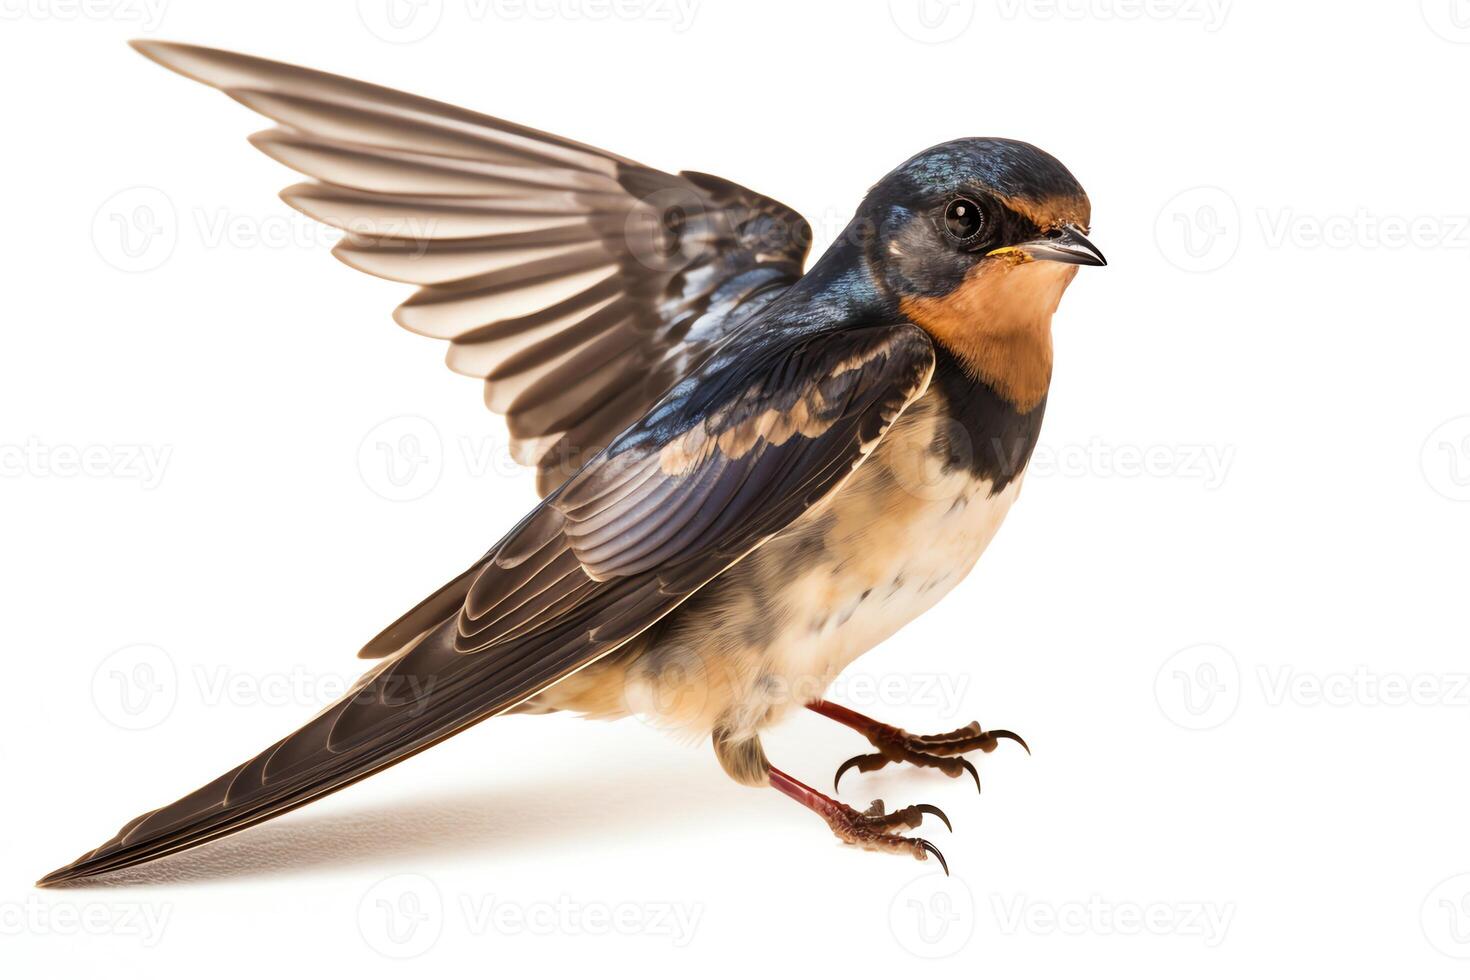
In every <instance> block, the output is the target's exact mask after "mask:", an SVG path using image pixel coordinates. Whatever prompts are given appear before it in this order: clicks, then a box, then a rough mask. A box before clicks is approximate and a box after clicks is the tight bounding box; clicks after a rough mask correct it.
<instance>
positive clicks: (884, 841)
mask: <svg viewBox="0 0 1470 980" xmlns="http://www.w3.org/2000/svg"><path fill="white" fill-rule="evenodd" d="M770 779H771V785H772V786H773V787H775V788H776V789H778V790H780V791H781V792H783V793H785V794H786V795H787V796H789V797H791V798H792V799H793V800H795V801H796V802H798V803H800V804H801V805H802V806H804V807H806V808H807V809H808V810H811V811H812V812H813V813H815V814H817V815H818V816H819V817H821V818H822V819H823V820H825V821H827V826H829V827H831V828H832V833H834V834H836V835H837V837H838V839H840V840H842V841H843V842H845V843H848V844H855V845H856V846H858V847H861V848H862V849H863V850H865V851H888V852H890V853H893V854H908V855H911V856H913V857H915V858H918V859H919V860H920V861H926V860H928V858H929V855H930V854H932V855H934V857H935V858H937V859H938V861H939V866H940V867H941V868H943V869H944V873H945V874H949V864H948V863H947V862H946V861H945V860H944V855H943V854H940V853H939V848H937V847H935V846H934V845H933V844H931V843H929V842H928V841H926V840H924V839H923V838H922V837H904V836H902V835H901V834H895V833H890V831H892V830H893V829H894V828H896V827H907V828H909V829H910V830H912V829H913V828H915V827H917V826H919V824H921V823H923V821H924V814H926V813H928V814H932V815H933V816H936V817H938V818H939V819H940V820H942V821H944V826H946V827H949V829H950V830H953V829H954V828H953V827H950V823H949V818H948V817H946V816H945V815H944V811H943V810H941V809H939V807H937V806H930V805H929V804H928V803H918V804H915V805H914V806H906V807H904V808H903V809H901V810H894V811H893V812H892V813H889V812H887V811H886V810H884V809H883V801H882V800H874V801H873V805H872V806H870V807H868V809H866V810H864V811H863V812H861V813H859V812H858V811H857V810H854V809H853V808H852V807H850V806H847V805H846V804H843V803H838V802H837V801H836V800H834V799H832V798H831V797H829V796H824V795H822V794H821V793H818V792H817V791H816V790H814V789H812V788H811V787H810V786H808V785H806V784H805V783H803V782H801V781H800V780H797V779H795V778H794V777H792V776H790V775H788V774H786V773H784V772H782V771H781V770H779V769H777V768H775V767H774V766H773V767H771V770H770Z"/></svg>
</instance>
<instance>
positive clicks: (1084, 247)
mask: <svg viewBox="0 0 1470 980" xmlns="http://www.w3.org/2000/svg"><path fill="white" fill-rule="evenodd" d="M1000 252H1020V253H1021V254H1023V255H1025V256H1026V257H1027V258H1031V259H1036V260H1044V261H1049V262H1065V263H1067V264H1068V265H1107V264H1108V260H1107V259H1105V258H1104V257H1103V254H1102V252H1100V251H1098V248H1097V246H1096V245H1094V244H1092V242H1090V241H1088V240H1087V236H1086V235H1084V234H1082V232H1080V231H1078V230H1077V229H1076V228H1073V227H1072V226H1071V225H1066V226H1064V227H1061V228H1058V229H1056V230H1054V231H1049V232H1047V233H1046V234H1045V235H1044V236H1042V237H1041V238H1038V239H1036V240H1035V241H1030V242H1023V243H1021V244H1020V245H1011V246H1007V247H1006V248H998V249H996V250H995V251H994V252H990V253H989V254H990V255H996V254H998V253H1000Z"/></svg>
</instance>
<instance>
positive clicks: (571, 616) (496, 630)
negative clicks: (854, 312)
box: [43, 324, 934, 883]
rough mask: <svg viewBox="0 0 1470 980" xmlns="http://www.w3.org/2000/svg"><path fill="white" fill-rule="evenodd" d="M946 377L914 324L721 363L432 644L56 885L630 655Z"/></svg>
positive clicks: (265, 812)
mask: <svg viewBox="0 0 1470 980" xmlns="http://www.w3.org/2000/svg"><path fill="white" fill-rule="evenodd" d="M736 346H738V347H739V349H732V348H733V347H736ZM933 369H934V350H933V347H932V346H931V345H930V342H929V340H928V337H927V335H926V334H924V332H923V331H922V330H920V329H919V328H917V327H914V326H912V325H909V324H898V325H887V326H874V327H866V328H849V329H843V330H838V331H828V332H823V333H811V332H808V333H806V334H804V335H794V336H786V337H782V338H780V339H779V340H774V339H771V338H762V339H758V342H755V343H747V344H740V345H731V346H730V347H725V348H722V349H721V350H720V351H719V352H718V353H716V354H715V355H714V356H712V357H711V358H709V359H708V360H707V361H706V362H705V364H704V365H703V366H702V367H701V368H700V369H699V370H698V371H696V373H695V374H694V375H693V376H691V377H690V378H688V379H686V380H685V381H684V382H681V383H680V384H679V385H678V386H676V387H675V388H674V390H672V391H671V392H670V393H669V394H668V395H667V396H666V397H665V398H664V399H662V400H661V401H660V402H659V404H658V405H657V406H655V408H654V409H653V410H652V411H651V412H649V413H648V414H647V415H646V416H645V417H644V418H643V419H641V420H640V421H639V422H638V423H637V424H636V425H634V426H633V427H631V428H630V429H629V430H628V431H626V432H625V433H623V434H622V435H621V436H619V437H618V439H617V440H616V441H615V442H614V443H613V444H612V445H611V446H609V447H608V448H607V449H606V450H604V451H603V452H602V453H601V454H599V455H598V456H597V457H595V458H594V459H593V460H591V461H590V462H589V463H588V464H587V466H586V467H584V468H583V469H582V470H581V471H580V472H578V473H577V474H576V475H575V476H574V477H572V478H571V479H570V480H569V481H567V483H565V484H564V485H563V486H562V487H561V488H560V489H558V490H557V491H556V492H555V493H553V494H551V496H549V497H548V498H547V499H546V500H544V501H542V503H541V504H539V505H538V506H537V508H536V509H535V510H533V511H532V512H531V514H530V515H529V516H528V517H527V518H526V519H525V520H524V521H522V522H521V524H520V525H519V526H518V527H517V528H516V529H515V530H513V531H512V532H511V533H510V534H509V535H507V536H506V537H505V538H504V539H503V540H502V541H501V543H500V544H499V545H498V546H497V547H496V548H494V549H493V550H492V551H491V552H490V553H489V554H488V555H487V556H486V559H485V560H484V561H483V562H482V563H481V564H479V565H478V566H477V567H475V568H473V569H471V570H470V571H469V572H467V573H466V574H465V575H462V576H460V578H459V579H457V580H456V582H457V583H461V584H460V585H458V586H454V583H451V585H452V586H454V588H453V590H452V591H453V594H457V595H461V596H462V597H463V598H462V601H461V602H460V603H458V604H452V603H441V607H440V612H441V613H444V610H445V609H446V608H447V609H448V612H447V613H445V614H444V615H443V618H442V619H441V620H440V621H439V622H437V623H436V622H433V617H432V616H427V615H424V616H421V618H420V619H419V620H418V621H417V622H416V623H412V624H409V625H405V626H403V627H402V628H403V630H404V631H405V635H411V636H414V639H412V640H410V641H409V644H408V646H407V647H406V648H404V649H403V650H402V652H401V653H400V655H399V656H397V657H395V658H393V659H389V660H385V661H384V662H383V663H382V665H381V666H379V667H378V668H376V669H375V670H373V671H370V672H369V673H368V675H367V676H366V677H365V678H364V680H363V681H362V682H361V683H360V685H359V687H358V689H357V690H355V691H354V692H353V693H352V694H350V695H348V696H347V697H346V698H344V699H343V700H341V701H339V702H337V703H336V704H334V705H332V706H331V707H329V708H328V709H327V710H325V711H324V712H323V713H322V714H320V715H318V716H317V717H316V718H315V719H313V720H312V721H311V722H309V723H308V724H307V725H306V726H305V727H304V728H302V729H300V730H299V731H297V732H295V733H294V734H292V735H290V736H288V737H287V738H285V739H283V740H281V741H280V742H278V743H276V744H275V745H273V746H271V747H270V748H269V749H267V750H266V751H265V752H262V753H261V754H260V755H258V756H256V757H255V758H254V759H251V760H250V761H248V762H246V763H244V764H243V765H241V766H238V767H236V768H235V769H232V770H230V771H229V772H227V773H225V774H224V775H223V776H221V777H219V778H218V779H216V780H215V781H214V782H212V783H210V784H208V785H206V786H204V787H203V788H201V789H199V790H197V791H196V792H194V793H192V794H190V795H189V796H187V797H184V798H183V799H182V800H179V801H177V802H175V803H173V804H170V805H169V806H166V807H163V808H162V809H160V810H156V811H153V812H152V813H148V814H144V815H143V816H141V817H139V818H137V819H135V820H134V821H133V822H131V823H129V824H128V825H126V826H125V827H124V828H123V829H122V831H121V832H120V833H119V834H118V835H117V836H116V837H114V838H113V839H112V840H111V841H109V842H107V843H106V844H104V845H102V847H100V848H98V849H97V850H95V851H92V852H90V853H89V854H87V855H85V856H83V857H82V858H81V859H79V860H78V861H77V862H75V863H73V864H72V865H69V866H67V867H65V868H62V869H60V870H58V871H55V872H53V873H52V874H51V875H48V876H47V877H46V878H45V879H43V883H52V882H56V881H62V880H67V879H71V878H78V877H84V876H87V875H92V874H98V873H101V872H104V871H111V870H115V869H118V868H122V867H127V866H129V865H133V864H138V863H140V862H143V861H147V860H150V859H152V858H154V857H158V856H160V855H162V854H167V853H170V852H173V851H177V850H181V849H183V848H187V847H192V846H193V845H195V844H199V843H202V842H204V841H207V840H210V839H212V838H214V837H218V836H221V835H223V834H228V833H232V832H234V831H236V830H239V829H241V828H243V827H247V826H249V825H251V824H254V823H257V822H259V821H261V820H265V819H268V818H270V817H272V816H274V815H276V814H278V813H281V812H284V811H285V810H289V809H292V808H294V807H297V806H300V805H302V804H303V803H307V802H310V801H311V800H313V799H316V798H318V797H320V796H323V795H325V794H327V793H330V792H332V791H334V790H336V789H339V788H341V787H342V786H345V785H347V784H349V783H351V782H354V781H356V780H358V779H362V778H363V777H365V776H368V775H370V774H372V773H374V772H376V771H378V770H379V769H382V768H385V767H387V766H390V765H392V764H393V763H395V762H398V761H400V760H401V759H404V758H406V757H408V756H409V755H412V754H413V753H415V752H418V751H421V750H422V749H424V748H427V747H428V746H430V745H432V744H434V743H435V742H437V741H439V740H441V739H444V738H447V737H449V736H450V735H452V734H454V733H455V732H458V731H460V730H461V729H463V728H465V727H468V726H469V725H472V724H474V723H476V722H478V721H481V720H483V719H484V718H487V717H490V716H492V715H494V714H497V713H499V712H502V711H504V710H506V709H508V708H510V707H513V706H514V705H516V704H518V703H520V702H521V701H524V700H525V699H527V698H529V697H532V696H534V695H535V694H536V693H537V692H539V691H541V690H543V689H545V688H546V687H547V686H549V685H551V684H553V683H555V682H556V681H557V680H559V679H561V678H563V677H566V676H567V675H569V674H571V673H572V672H574V671H576V670H578V669H580V668H582V667H584V666H586V665H587V664H589V663H591V662H592V661H594V660H596V659H598V658H599V657H602V656H605V655H606V654H608V653H610V652H612V651H613V650H616V649H617V648H618V647H619V646H621V645H622V644H623V643H626V642H627V641H628V640H630V639H632V638H633V637H636V636H637V635H638V634H639V633H641V632H643V631H644V630H646V629H647V628H648V627H649V626H651V625H652V624H654V623H655V622H657V621H658V620H659V619H660V618H662V617H663V616H665V615H667V614H668V613H669V612H670V611H671V610H673V609H674V608H675V607H677V606H678V605H679V603H681V602H683V601H684V599H686V598H687V597H688V596H689V595H690V594H692V593H693V592H694V591H696V590H698V589H699V588H700V587H702V586H703V585H704V584H705V583H707V582H709V581H710V580H711V579H712V578H714V577H715V576H717V575H719V573H720V572H722V571H723V570H725V569H726V568H728V567H729V566H730V565H732V564H734V563H735V562H737V561H739V560H740V559H741V558H742V557H743V556H745V555H746V554H748V553H749V552H750V551H751V550H753V549H755V548H758V547H759V546H760V545H761V544H762V543H763V542H764V541H766V540H767V539H769V538H770V537H771V536H772V535H774V534H776V533H777V532H779V531H780V530H782V529H783V528H785V527H787V526H788V525H789V524H791V522H793V521H795V520H796V519H797V518H798V517H800V516H801V515H802V514H803V513H805V512H806V511H807V510H808V509H809V508H811V507H814V506H816V505H818V504H820V503H821V501H823V500H824V499H826V498H827V496H828V495H829V494H831V493H833V492H834V491H835V490H836V489H837V488H838V487H840V485H841V484H842V482H843V480H844V479H845V478H846V477H847V476H848V475H849V474H851V473H852V472H853V470H854V469H855V468H856V467H857V466H858V465H859V464H860V463H861V462H862V460H863V459H864V458H865V457H866V456H867V455H868V454H869V453H870V452H871V451H872V449H873V447H874V446H876V445H877V444H878V442H879V440H880V439H881V438H882V436H883V433H884V432H885V431H886V429H887V428H888V426H889V425H890V424H891V423H892V422H893V420H894V419H895V418H897V416H898V415H899V413H900V412H902V411H903V409H904V408H905V407H906V406H907V405H908V404H909V403H910V402H912V401H913V400H914V399H915V398H917V397H918V396H919V395H920V394H921V393H922V392H923V391H924V390H925V388H926V387H927V386H928V383H929V379H930V376H931V375H932V373H933ZM432 602H433V600H429V603H430V604H432ZM424 608H427V606H421V607H420V609H421V610H422V609H424ZM410 615H411V616H412V615H413V614H410Z"/></svg>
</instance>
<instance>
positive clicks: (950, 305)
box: [899, 256, 1077, 412]
mask: <svg viewBox="0 0 1470 980" xmlns="http://www.w3.org/2000/svg"><path fill="white" fill-rule="evenodd" d="M1076 275H1077V266H1075V265H1066V264H1063V263H1060V262H1045V261H1031V260H1028V259H1024V258H1021V257H1019V256H1018V257H1016V258H1006V259H998V260H997V259H992V260H990V261H988V262H982V263H980V264H979V265H977V266H976V267H975V268H974V269H972V270H971V271H970V274H969V275H968V276H966V277H965V279H964V281H963V282H961V283H960V284H959V285H958V286H957V287H955V289H954V290H953V291H952V292H950V293H949V294H948V295H945V296H905V297H903V299H901V300H900V301H899V309H901V310H902V311H903V314H904V316H906V317H908V318H909V319H910V320H911V321H913V322H914V323H916V324H918V325H919V326H921V327H923V328H924V329H925V330H927V331H928V332H929V335H930V336H931V337H933V338H934V339H935V340H936V341H938V342H939V343H940V344H943V345H944V347H945V348H946V349H947V350H949V352H950V353H952V354H953V355H954V356H955V357H956V358H957V359H958V360H959V362H960V363H961V364H962V365H964V367H965V370H966V371H968V372H969V373H970V374H971V375H972V376H973V377H974V378H976V379H977V380H979V381H983V382H984V383H985V384H987V385H989V386H990V387H992V388H994V389H995V390H996V392H997V393H999V394H1000V396H1001V397H1002V398H1004V399H1005V400H1006V401H1008V402H1010V403H1011V404H1012V405H1014V406H1015V407H1016V410H1017V411H1020V412H1029V411H1031V410H1032V409H1033V408H1035V407H1036V406H1037V405H1038V404H1040V403H1041V399H1042V398H1044V397H1045V396H1046V391H1047V388H1048V387H1050V385H1051V362H1052V352H1051V317H1052V314H1053V313H1055V312H1056V308H1057V304H1058V303H1060V302H1061V300H1062V293H1063V292H1065V291H1066V288H1067V284H1068V283H1070V282H1071V281H1072V278H1073V277H1074V276H1076Z"/></svg>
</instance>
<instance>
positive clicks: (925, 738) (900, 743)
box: [807, 701, 1031, 792]
mask: <svg viewBox="0 0 1470 980" xmlns="http://www.w3.org/2000/svg"><path fill="white" fill-rule="evenodd" d="M807 707H808V708H811V709H812V710H813V711H815V712H817V713H818V714H820V715H825V716H826V717H828V718H831V719H833V720H834V721H840V722H841V723H842V724H844V725H846V726H847V727H849V728H851V729H853V730H854V731H856V732H860V733H861V734H862V735H863V736H864V737H865V738H867V740H868V741H869V742H872V743H873V747H874V748H876V749H877V750H878V751H877V752H873V753H870V754H867V755H855V756H853V757H852V758H851V759H848V760H847V761H846V762H844V763H843V764H842V765H840V766H838V767H837V775H836V776H835V777H834V778H833V780H832V789H833V791H834V792H835V791H836V789H837V784H838V783H840V782H842V776H843V774H844V773H846V772H847V771H848V770H849V769H856V770H857V771H858V772H874V771H876V770H878V769H882V768H883V767H884V766H886V765H888V764H889V763H896V762H907V763H909V764H910V765H915V766H922V767H924V768H927V769H938V770H939V771H940V772H942V773H944V774H945V775H946V776H952V777H955V776H959V775H960V774H961V773H965V772H967V773H969V774H970V776H971V778H973V779H974V780H975V791H976V792H979V791H980V773H979V771H977V770H976V769H975V766H974V764H973V763H971V762H970V760H969V759H965V758H962V756H963V754H964V753H966V752H976V751H978V752H994V751H995V747H996V746H997V745H999V744H1000V740H1001V739H1003V738H1008V739H1010V740H1011V741H1013V742H1016V743H1018V744H1019V745H1020V746H1021V748H1023V749H1025V750H1026V754H1027V755H1030V754H1031V748H1030V746H1028V745H1027V744H1026V740H1025V739H1023V738H1022V737H1021V736H1019V735H1017V734H1016V733H1015V732H1008V731H1006V730H1004V729H1000V728H997V729H995V730H994V731H989V732H987V731H985V730H984V729H983V728H981V727H980V723H979V722H978V721H972V722H970V723H969V724H968V725H966V726H965V727H964V728H956V729H955V730H954V731H952V732H945V733H943V734H941V735H910V734H909V733H908V732H906V731H904V730H903V729H902V728H894V727H893V726H892V725H885V724H883V723H882V722H881V721H874V720H873V719H872V718H869V717H868V716H867V715H862V714H858V713H857V712H856V711H853V710H852V709H851V708H844V707H842V705H840V704H832V703H831V702H830V701H814V702H812V703H811V704H809V705H807Z"/></svg>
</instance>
